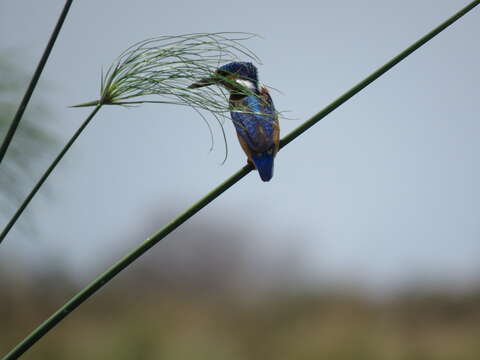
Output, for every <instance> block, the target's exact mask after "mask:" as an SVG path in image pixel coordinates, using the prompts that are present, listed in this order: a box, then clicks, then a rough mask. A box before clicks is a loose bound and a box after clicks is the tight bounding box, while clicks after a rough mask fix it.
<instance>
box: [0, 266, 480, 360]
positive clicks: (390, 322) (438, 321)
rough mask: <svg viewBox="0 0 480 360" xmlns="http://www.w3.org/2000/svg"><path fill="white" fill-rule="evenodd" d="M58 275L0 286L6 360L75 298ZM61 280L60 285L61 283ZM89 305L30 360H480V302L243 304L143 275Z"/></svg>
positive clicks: (319, 296)
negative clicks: (17, 345) (16, 346)
mask: <svg viewBox="0 0 480 360" xmlns="http://www.w3.org/2000/svg"><path fill="white" fill-rule="evenodd" d="M62 273H63V272H55V271H52V272H51V273H50V274H47V275H45V274H44V275H42V278H41V279H39V278H37V279H29V278H14V277H9V278H6V277H4V278H3V279H2V277H1V276H0V286H1V288H2V289H4V290H7V291H2V294H1V296H0V318H1V319H2V321H1V322H0V334H1V336H0V352H1V353H4V352H6V351H7V350H8V349H9V348H10V347H11V346H13V345H14V344H15V343H16V342H17V341H19V340H20V339H21V338H22V337H23V336H25V335H26V333H28V332H29V331H30V330H32V329H33V327H35V326H37V325H38V324H39V323H40V322H41V321H43V320H44V319H45V318H46V317H47V316H49V315H50V314H51V313H52V312H53V311H54V310H55V309H56V308H57V307H58V306H59V305H60V304H61V303H62V302H64V301H65V300H66V299H67V298H68V297H70V296H72V295H73V294H74V292H75V291H74V288H75V286H74V285H73V284H72V282H70V281H69V280H68V278H66V277H64V276H62V275H58V274H62ZM55 274H57V275H55ZM134 274H136V275H132V274H130V276H126V277H122V276H121V279H120V281H116V282H114V284H113V286H109V287H107V288H106V289H104V290H103V291H102V292H101V293H100V294H99V296H97V297H96V298H94V299H92V300H90V301H89V302H87V303H86V304H85V305H84V306H83V307H81V308H80V309H78V310H77V311H75V312H74V313H73V314H72V315H70V316H69V317H68V318H67V319H66V321H64V322H63V323H62V324H60V325H59V326H58V327H57V328H56V329H55V330H53V331H52V332H51V333H49V334H48V335H47V336H46V337H45V338H44V339H42V340H41V341H40V342H39V343H38V344H36V345H35V346H34V347H33V348H32V349H31V350H30V351H29V352H28V353H27V354H26V355H25V356H24V358H25V359H45V360H47V359H48V360H54V359H72V360H74V359H116V360H122V359H125V360H126V359H167V360H168V359H172V360H174V359H175V360H177V359H199V360H206V359H208V360H217V359H231V360H237V359H259V360H260V359H299V360H310V359H312V360H313V359H332V360H337V359H338V360H350V359H352V360H354V359H355V360H358V359H369V360H376V359H378V360H385V359H392V360H396V359H399V360H400V359H404V360H409V359H411V360H423V359H424V360H433V359H438V360H451V359H457V360H478V359H480V341H479V339H480V293H476V294H475V293H471V294H463V295H452V294H450V295H447V294H443V295H442V294H433V293H432V294H425V293H424V294H420V293H413V292H412V293H410V294H405V295H403V296H399V297H396V298H394V299H389V300H378V299H373V300H372V299H369V298H367V297H364V296H360V295H355V294H348V293H345V292H343V293H335V292H330V293H328V292H324V293H308V292H303V293H302V292H301V294H298V293H297V294H293V293H292V292H281V291H278V290H276V291H271V292H268V293H264V294H263V295H261V296H254V295H255V294H254V292H256V291H257V289H255V288H252V289H250V290H249V289H244V290H243V291H244V292H245V291H247V292H248V291H251V292H252V293H251V294H250V295H252V296H250V297H245V296H244V297H241V296H238V294H237V293H236V292H234V291H233V292H232V291H231V289H227V288H226V287H223V286H218V285H216V286H210V287H207V288H204V289H202V291H200V290H199V289H198V288H194V287H191V286H190V285H186V286H185V287H182V286H179V285H178V283H177V284H175V283H174V282H165V283H163V284H162V283H157V282H154V281H152V282H151V283H150V286H149V287H147V286H146V285H147V284H148V283H149V282H148V280H147V279H150V280H152V278H154V274H153V273H152V271H151V270H149V269H148V268H147V267H140V269H137V271H135V272H134Z"/></svg>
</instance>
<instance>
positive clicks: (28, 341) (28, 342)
mask: <svg viewBox="0 0 480 360" xmlns="http://www.w3.org/2000/svg"><path fill="white" fill-rule="evenodd" d="M479 4H480V0H476V1H473V2H471V3H470V4H469V5H467V6H466V7H465V8H463V9H462V10H460V11H459V12H458V13H456V14H455V15H453V16H452V17H450V18H449V19H447V20H446V21H445V22H443V23H442V24H440V25H439V26H438V27H436V28H435V29H434V30H432V31H431V32H429V33H428V34H426V35H425V36H424V37H422V38H421V39H420V40H418V41H417V42H415V43H414V44H412V45H411V46H409V47H408V48H407V49H405V50H404V51H402V52H401V53H400V54H398V55H397V56H395V57H394V58H393V59H392V60H390V61H389V62H388V63H386V64H385V65H383V66H382V67H381V68H379V69H378V70H376V71H375V72H373V73H372V74H371V75H370V76H368V77H367V78H365V79H364V80H362V81H361V82H359V83H358V84H357V85H355V86H354V87H353V88H351V89H350V90H349V91H347V92H346V93H344V94H343V95H341V96H340V97H339V98H338V99H336V100H335V101H333V102H332V103H331V104H330V105H328V106H327V107H325V108H324V109H323V110H321V111H320V112H319V113H317V114H316V115H314V116H313V117H311V118H310V119H309V120H307V121H306V122H305V123H303V124H302V125H300V126H299V127H298V128H297V129H295V130H294V131H292V132H291V133H290V134H288V135H287V136H285V137H284V138H283V139H282V141H281V147H284V146H286V145H287V144H289V143H290V142H291V141H293V140H294V139H296V138H297V137H298V136H300V135H301V134H302V133H303V132H305V131H306V130H307V129H309V128H310V127H312V126H313V125H314V124H316V123H317V122H318V121H320V120H321V119H323V118H324V117H325V116H326V115H328V114H329V113H330V112H332V111H333V110H335V109H336V108H337V107H339V106H340V105H341V104H343V103H344V102H346V101H347V100H348V99H350V98H351V97H352V96H354V95H355V94H356V93H358V92H359V91H360V90H362V89H363V88H365V87H366V86H368V85H369V84H370V83H372V82H373V81H374V80H376V79H377V78H379V77H380V76H381V75H382V74H384V73H385V72H386V71H388V70H389V69H391V68H392V67H393V66H395V65H396V64H398V63H399V62H400V61H402V60H403V59H405V58H406V57H407V56H408V55H410V54H411V53H413V52H414V51H415V50H417V49H418V48H419V47H421V46H422V45H423V44H425V43H426V42H427V41H429V40H430V39H432V38H433V37H435V36H436V35H438V34H439V33H440V32H441V31H443V30H444V29H445V28H447V27H448V26H449V25H451V24H453V23H454V22H455V21H456V20H458V19H459V18H461V17H462V16H463V15H465V14H466V13H468V12H469V11H470V10H472V9H473V8H474V7H475V6H477V5H479ZM252 170H253V168H252V167H251V166H250V165H245V166H244V167H243V168H241V169H240V170H238V171H237V172H236V173H235V174H233V175H232V176H231V177H230V178H228V179H227V180H226V181H224V182H223V183H222V184H220V185H219V186H217V187H216V188H215V189H214V190H212V191H211V192H210V193H208V194H207V195H206V196H204V197H203V198H202V199H200V200H199V201H198V202H196V203H195V204H193V206H192V207H190V208H189V209H187V210H186V211H185V212H184V213H183V214H181V215H180V216H178V217H177V218H175V219H174V220H172V221H171V222H170V223H168V224H167V225H165V226H164V227H163V228H162V229H161V230H160V231H158V232H157V233H156V234H154V235H152V236H151V237H150V238H148V239H147V240H145V241H144V242H143V243H142V244H140V246H138V247H137V248H136V249H134V250H133V251H132V252H130V253H129V254H127V255H126V256H125V257H124V258H122V259H121V260H120V261H118V262H117V263H116V264H114V265H112V266H111V267H110V268H109V269H107V270H106V271H105V272H104V273H103V274H101V275H100V276H99V277H98V278H97V279H95V280H94V281H93V282H91V283H90V284H89V285H88V286H87V287H85V288H84V289H83V290H81V291H80V292H79V293H77V295H75V296H74V297H73V298H71V299H70V300H69V301H68V302H67V303H66V304H64V305H63V306H62V307H61V308H60V309H58V310H57V312H55V313H54V314H53V315H52V316H50V317H49V318H48V319H47V320H45V321H44V322H43V323H42V324H41V325H40V326H38V327H37V328H36V329H35V330H34V331H33V332H32V333H30V334H29V335H28V336H27V337H26V338H25V339H23V340H22V341H21V342H20V343H19V344H18V345H17V346H15V347H14V348H13V349H12V350H11V351H10V352H9V353H8V354H6V355H5V356H4V357H3V358H2V360H13V359H17V358H18V357H19V356H20V355H22V354H23V353H24V352H25V351H27V350H28V349H29V348H30V347H31V346H32V345H34V344H35V343H36V342H37V341H38V340H40V339H41V338H42V337H43V336H44V335H45V334H46V333H48V331H50V330H51V329H52V328H53V327H55V325H57V324H58V323H59V322H60V321H62V320H63V319H64V318H65V317H66V316H67V315H68V314H70V313H71V312H72V311H73V310H75V309H76V308H77V307H78V306H80V305H81V304H82V303H83V302H84V301H85V300H87V299H88V298H89V297H90V296H92V295H93V294H95V292H97V291H98V290H99V289H100V288H102V287H103V286H104V285H105V284H106V283H108V282H109V281H110V280H112V279H113V278H114V277H115V276H116V275H117V274H118V273H119V272H121V271H122V270H123V269H125V268H126V267H127V266H128V265H130V264H131V263H132V262H134V261H135V260H136V259H137V258H139V257H140V256H141V255H142V254H144V253H145V252H146V251H148V250H149V249H150V248H152V247H153V246H154V245H155V244H157V243H158V242H159V241H160V240H162V239H163V238H164V237H166V236H167V235H168V234H170V233H171V232H172V231H174V230H175V229H176V228H178V227H179V226H180V225H182V224H183V223H184V222H185V221H187V220H188V219H189V218H191V217H192V216H193V215H195V214H196V213H197V212H198V211H200V210H201V209H202V208H203V207H205V206H206V205H208V204H209V203H210V202H211V201H213V200H214V199H215V198H217V197H218V196H219V195H221V194H222V193H223V192H224V191H226V190H227V189H229V188H230V187H231V186H232V185H234V184H235V183H236V182H238V181H239V180H241V179H242V178H243V177H245V176H246V175H247V174H248V173H249V172H250V171H252Z"/></svg>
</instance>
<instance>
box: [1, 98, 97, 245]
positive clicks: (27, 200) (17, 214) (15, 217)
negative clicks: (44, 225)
mask: <svg viewBox="0 0 480 360" xmlns="http://www.w3.org/2000/svg"><path fill="white" fill-rule="evenodd" d="M101 107H102V105H97V106H96V107H95V108H94V109H93V110H92V112H91V113H90V115H88V117H87V118H86V119H85V120H84V122H83V123H82V125H81V126H80V127H79V128H78V129H77V131H76V132H75V133H74V134H73V135H72V137H71V138H70V140H69V141H68V142H67V144H66V145H65V146H64V147H63V149H62V151H60V153H59V154H58V155H57V157H56V158H55V160H53V162H52V163H51V164H50V166H49V167H48V168H47V170H45V172H44V173H43V175H42V177H41V178H40V180H38V181H37V183H36V184H35V186H34V187H33V189H32V190H31V191H30V193H29V194H28V195H27V197H26V198H25V200H23V203H22V205H20V207H19V208H18V209H17V211H16V212H15V214H13V216H12V218H11V219H10V221H9V222H8V223H7V225H5V228H4V229H3V230H2V232H1V233H0V244H1V243H2V241H3V240H4V239H5V237H6V236H7V234H8V232H9V231H10V230H11V228H12V227H13V225H14V224H15V223H16V222H17V220H18V218H19V217H20V215H22V213H23V210H25V208H26V207H27V205H28V204H29V203H30V201H31V200H32V199H33V197H34V196H35V194H36V193H37V191H38V190H39V189H40V187H41V186H42V185H43V183H44V182H45V180H47V178H48V177H49V176H50V173H51V172H52V171H53V169H55V167H56V166H57V164H58V163H59V162H60V160H62V158H63V156H64V155H65V154H66V152H67V151H68V149H70V147H71V146H72V145H73V143H74V142H75V140H77V138H78V137H79V136H80V134H81V133H82V131H83V130H84V129H85V128H86V127H87V125H88V123H89V122H90V120H92V119H93V117H94V116H95V114H96V113H97V112H98V110H100V108H101Z"/></svg>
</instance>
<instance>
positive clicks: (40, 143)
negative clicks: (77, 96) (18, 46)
mask: <svg viewBox="0 0 480 360" xmlns="http://www.w3.org/2000/svg"><path fill="white" fill-rule="evenodd" d="M14 61H15V54H9V56H7V55H2V56H0V74H1V80H0V141H3V139H4V135H5V134H6V132H7V130H8V127H9V126H10V123H11V121H12V120H13V117H14V115H15V112H16V111H17V108H18V104H20V101H21V99H22V96H23V92H24V91H25V89H26V87H27V85H28V81H29V76H28V75H26V74H25V73H24V72H23V71H22V69H21V68H19V66H18V65H16V64H15V63H14ZM49 120H50V119H49V118H48V109H47V106H46V105H45V104H42V103H41V101H40V102H39V101H38V97H37V101H33V102H32V104H30V105H29V106H28V108H27V110H26V112H25V116H24V118H23V120H22V121H21V123H20V125H19V127H18V129H17V132H16V133H15V137H14V138H13V140H12V143H11V144H10V147H9V148H8V151H7V153H6V155H5V159H4V161H3V162H2V166H1V167H2V171H0V203H1V206H0V218H1V217H5V218H7V217H8V216H9V215H10V213H13V211H14V210H15V209H16V208H17V207H18V205H19V204H20V203H21V201H22V200H23V198H24V197H25V196H26V194H27V193H28V190H30V187H31V186H32V185H33V184H34V181H35V180H37V177H38V176H39V175H38V174H39V170H40V169H42V167H43V166H45V161H46V158H47V157H48V155H51V151H52V148H54V146H55V145H56V144H57V142H56V138H55V137H54V136H53V135H51V134H50V132H49V130H48V128H47V124H50V122H49Z"/></svg>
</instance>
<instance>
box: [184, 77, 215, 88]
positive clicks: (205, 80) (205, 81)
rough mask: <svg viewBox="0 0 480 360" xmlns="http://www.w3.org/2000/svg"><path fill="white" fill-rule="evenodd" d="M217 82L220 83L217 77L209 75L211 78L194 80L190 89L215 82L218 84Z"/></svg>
mask: <svg viewBox="0 0 480 360" xmlns="http://www.w3.org/2000/svg"><path fill="white" fill-rule="evenodd" d="M216 83H218V79H217V78H215V77H209V78H205V79H201V80H199V81H197V82H194V83H193V84H192V85H189V86H188V88H189V89H196V88H199V87H204V86H210V85H213V84H216Z"/></svg>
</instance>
